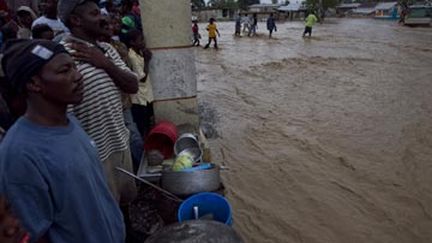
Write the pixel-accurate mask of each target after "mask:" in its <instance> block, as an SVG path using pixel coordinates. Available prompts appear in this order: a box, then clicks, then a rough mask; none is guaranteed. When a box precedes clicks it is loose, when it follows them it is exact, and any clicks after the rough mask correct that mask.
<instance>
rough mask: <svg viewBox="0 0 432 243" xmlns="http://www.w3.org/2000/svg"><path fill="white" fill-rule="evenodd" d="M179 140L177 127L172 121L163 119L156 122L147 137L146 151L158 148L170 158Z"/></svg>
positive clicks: (165, 157) (165, 156) (166, 157)
mask: <svg viewBox="0 0 432 243" xmlns="http://www.w3.org/2000/svg"><path fill="white" fill-rule="evenodd" d="M176 140H177V127H176V125H174V124H173V123H172V122H169V121H162V122H159V123H158V124H156V126H154V127H153V129H152V130H150V133H149V134H148V136H147V138H146V139H145V144H144V149H145V150H146V151H150V150H158V151H159V152H161V153H162V154H163V156H164V159H169V158H171V157H172V156H173V154H174V143H175V142H176Z"/></svg>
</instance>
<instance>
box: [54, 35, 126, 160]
mask: <svg viewBox="0 0 432 243" xmlns="http://www.w3.org/2000/svg"><path fill="white" fill-rule="evenodd" d="M74 38H75V37H74ZM75 39H76V38H75ZM60 43H61V44H63V45H64V46H65V48H66V50H67V51H68V52H70V53H73V52H75V50H73V49H72V48H71V44H70V43H68V41H67V39H66V40H63V41H62V42H60ZM87 44H88V45H92V44H90V43H87ZM97 45H98V47H99V48H101V49H102V50H103V51H104V53H105V56H107V57H108V58H110V59H111V60H112V61H113V62H114V64H115V65H116V66H117V67H119V68H120V69H123V70H127V71H129V72H130V69H129V68H128V67H127V66H126V64H125V63H124V62H123V61H122V59H121V58H120V55H119V54H118V52H117V51H116V50H115V49H114V47H112V46H111V45H110V44H108V43H104V42H98V43H97ZM76 65H77V68H78V71H79V72H80V73H81V74H82V75H83V82H84V98H83V101H82V102H81V103H80V104H78V105H74V106H70V107H69V109H68V111H69V112H73V113H74V115H75V116H76V117H77V118H78V120H79V121H80V123H81V126H82V127H83V128H84V130H85V131H86V132H87V134H88V135H89V136H90V137H91V138H92V139H93V140H94V141H95V143H96V145H97V148H98V151H99V157H100V159H101V160H102V161H105V160H106V159H107V158H108V157H109V156H110V155H111V154H112V153H115V152H120V151H124V150H126V149H127V148H128V146H129V145H128V143H129V131H128V130H127V128H126V126H125V123H124V120H123V109H122V101H121V91H120V89H119V88H118V87H117V86H116V85H115V83H114V81H113V80H112V79H111V77H110V76H109V75H108V74H107V73H106V72H105V70H103V69H99V68H96V67H94V66H93V65H91V64H89V63H86V62H76Z"/></svg>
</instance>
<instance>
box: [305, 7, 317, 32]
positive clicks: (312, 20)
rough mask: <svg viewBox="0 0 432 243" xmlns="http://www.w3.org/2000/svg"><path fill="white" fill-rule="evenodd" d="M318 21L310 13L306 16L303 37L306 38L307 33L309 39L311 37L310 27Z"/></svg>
mask: <svg viewBox="0 0 432 243" xmlns="http://www.w3.org/2000/svg"><path fill="white" fill-rule="evenodd" d="M317 21H318V18H317V17H316V16H315V14H313V12H311V13H310V14H308V15H307V17H306V19H305V26H306V27H305V30H304V32H303V37H305V36H306V34H307V33H309V37H311V35H312V26H313V25H314V24H315V23H316V22H317Z"/></svg>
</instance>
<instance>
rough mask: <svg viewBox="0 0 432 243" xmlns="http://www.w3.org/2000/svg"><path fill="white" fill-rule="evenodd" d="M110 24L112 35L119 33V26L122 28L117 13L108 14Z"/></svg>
mask: <svg viewBox="0 0 432 243" xmlns="http://www.w3.org/2000/svg"><path fill="white" fill-rule="evenodd" d="M110 25H111V27H112V32H113V35H120V32H121V28H122V21H121V19H120V16H119V15H117V14H113V15H111V16H110Z"/></svg>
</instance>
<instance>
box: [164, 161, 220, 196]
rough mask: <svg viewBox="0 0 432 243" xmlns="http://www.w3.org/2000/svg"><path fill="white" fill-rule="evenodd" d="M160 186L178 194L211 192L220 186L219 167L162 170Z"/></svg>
mask: <svg viewBox="0 0 432 243" xmlns="http://www.w3.org/2000/svg"><path fill="white" fill-rule="evenodd" d="M161 183H162V188H163V189H165V190H167V191H169V192H171V193H173V194H175V195H178V196H188V195H192V194H195V193H198V192H212V191H216V190H217V189H219V187H220V168H219V166H217V165H214V166H213V167H212V168H210V169H206V170H197V171H189V172H184V171H177V172H176V171H162V177H161Z"/></svg>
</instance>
